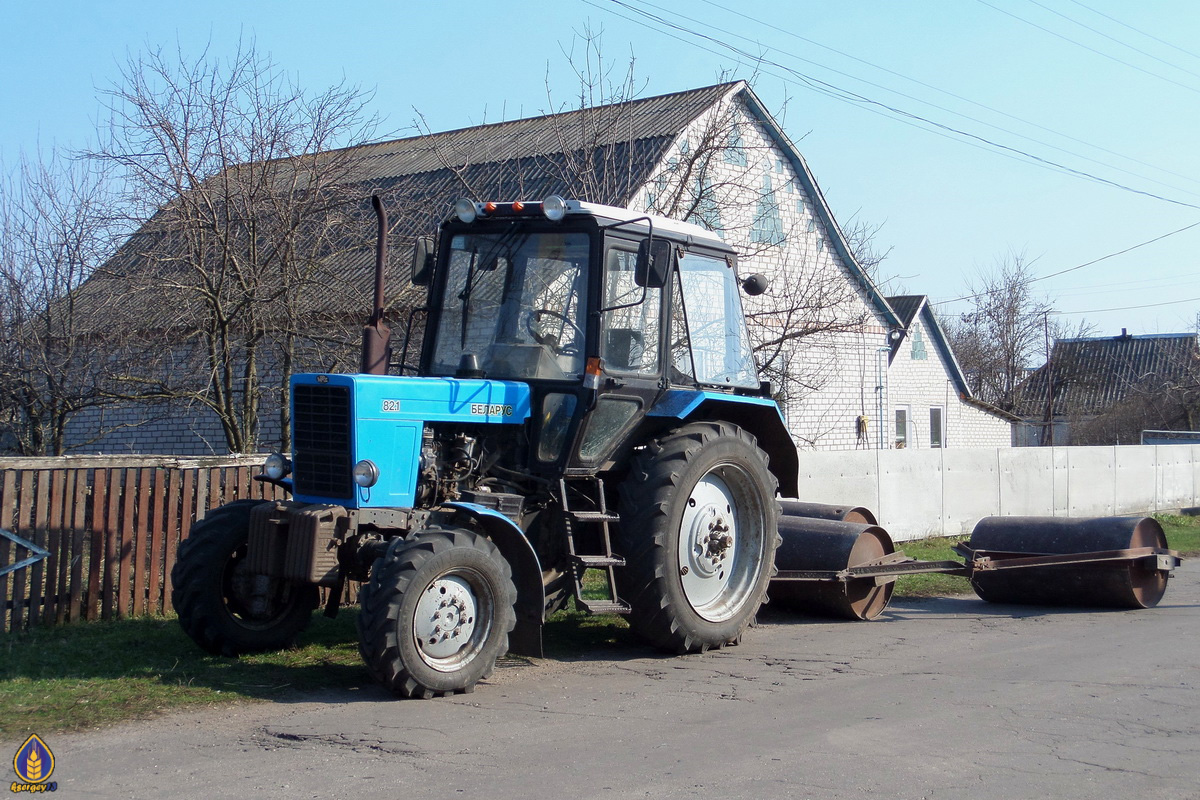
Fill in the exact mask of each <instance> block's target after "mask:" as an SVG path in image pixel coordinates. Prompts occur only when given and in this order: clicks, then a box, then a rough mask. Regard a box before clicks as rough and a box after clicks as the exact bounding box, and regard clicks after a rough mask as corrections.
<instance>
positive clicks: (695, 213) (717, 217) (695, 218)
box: [687, 173, 725, 239]
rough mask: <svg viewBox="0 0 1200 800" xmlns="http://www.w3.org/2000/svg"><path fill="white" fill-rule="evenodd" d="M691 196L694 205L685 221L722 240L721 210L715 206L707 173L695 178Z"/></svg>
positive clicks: (715, 200) (710, 181)
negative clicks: (712, 233) (704, 229)
mask: <svg viewBox="0 0 1200 800" xmlns="http://www.w3.org/2000/svg"><path fill="white" fill-rule="evenodd" d="M692 194H693V195H694V198H695V203H694V206H693V208H692V212H691V213H690V214H688V218H687V221H688V222H692V223H695V224H696V225H699V226H700V227H702V228H707V229H708V230H710V231H713V232H714V233H716V234H717V235H718V236H720V237H721V238H722V239H724V238H725V229H724V226H723V225H722V224H721V209H720V207H719V206H718V204H717V197H716V193H715V191H714V190H713V185H712V180H710V179H709V177H708V174H707V173H702V174H700V175H697V176H696V182H695V185H694V186H693V187H692Z"/></svg>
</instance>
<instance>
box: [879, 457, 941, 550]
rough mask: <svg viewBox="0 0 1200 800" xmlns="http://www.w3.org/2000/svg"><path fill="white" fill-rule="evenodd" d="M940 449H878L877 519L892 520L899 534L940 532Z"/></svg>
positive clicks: (910, 536) (911, 536)
mask: <svg viewBox="0 0 1200 800" xmlns="http://www.w3.org/2000/svg"><path fill="white" fill-rule="evenodd" d="M942 452H943V451H940V450H880V451H878V455H879V510H878V511H877V512H876V513H877V514H878V515H879V517H880V519H881V520H882V519H885V518H886V519H890V520H895V522H893V523H891V524H892V526H893V527H895V528H896V531H897V535H898V537H902V538H905V539H919V538H922V537H925V536H936V535H939V534H940V533H941V529H942V516H943V513H944V508H945V501H944V497H943V494H942Z"/></svg>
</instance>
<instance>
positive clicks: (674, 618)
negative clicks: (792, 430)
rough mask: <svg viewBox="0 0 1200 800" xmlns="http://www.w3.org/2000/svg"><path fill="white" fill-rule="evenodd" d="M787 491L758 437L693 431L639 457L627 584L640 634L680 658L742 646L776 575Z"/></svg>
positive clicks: (624, 533) (629, 498)
mask: <svg viewBox="0 0 1200 800" xmlns="http://www.w3.org/2000/svg"><path fill="white" fill-rule="evenodd" d="M777 485H778V482H777V480H776V479H775V476H774V475H772V474H771V472H770V470H769V469H768V468H767V456H766V454H765V453H763V451H762V450H760V449H759V448H758V445H757V442H756V441H755V439H754V437H753V436H752V435H750V434H749V433H748V432H746V431H744V430H742V429H741V428H739V427H738V426H736V425H733V424H730V423H726V422H697V423H692V424H689V425H684V426H683V427H681V428H677V429H676V430H674V431H672V432H670V433H668V434H667V435H665V436H663V437H661V438H659V439H658V440H656V441H654V442H651V443H650V445H649V446H648V447H647V448H646V449H645V450H644V451H642V452H641V453H639V454H638V455H637V456H636V457H635V458H634V463H633V468H632V470H631V471H630V473H629V476H628V477H627V478H626V480H625V482H624V483H623V484H622V486H621V506H620V511H621V526H620V537H619V541H620V543H621V552H622V553H623V554H624V556H625V564H626V565H625V566H624V567H623V568H621V569H620V570H619V571H618V581H617V583H618V591H619V593H620V595H621V597H622V598H624V599H625V600H626V601H628V602H629V604H630V607H631V611H630V618H629V620H630V625H631V626H632V627H633V629H634V630H635V631H636V632H637V633H638V634H640V635H641V636H642V637H643V638H644V639H646V640H647V641H649V642H650V643H651V644H653V645H655V646H657V647H660V648H662V649H664V650H669V651H673V652H679V653H693V652H704V651H705V650H708V649H709V648H712V647H723V646H725V645H727V644H736V643H737V642H738V641H739V640H740V639H741V636H742V633H743V631H745V629H746V626H748V625H749V624H750V623H751V621H753V619H754V616H755V614H757V613H758V609H759V607H760V606H761V605H762V603H763V600H764V598H765V596H766V591H767V583H768V581H769V580H770V578H771V575H772V574H774V560H775V548H776V547H777V545H778V543H779V533H778V526H779V503H778V501H777V500H776V499H775V490H776V487H777Z"/></svg>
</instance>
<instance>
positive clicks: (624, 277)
mask: <svg viewBox="0 0 1200 800" xmlns="http://www.w3.org/2000/svg"><path fill="white" fill-rule="evenodd" d="M636 262H637V252H636V251H635V250H632V249H628V250H626V249H618V248H612V249H610V250H609V251H608V255H607V256H606V257H605V263H604V294H603V297H604V308H605V309H607V310H606V311H605V312H604V314H603V321H602V323H601V324H602V327H601V334H600V355H601V356H602V357H603V358H604V364H605V367H606V368H607V369H608V370H609V371H612V372H643V373H654V372H657V371H658V322H659V316H660V314H661V313H662V312H661V309H660V307H659V306H660V302H661V299H662V290H661V289H643V288H642V287H641V286H638V285H637V283H636V282H635V281H634V267H635V265H636Z"/></svg>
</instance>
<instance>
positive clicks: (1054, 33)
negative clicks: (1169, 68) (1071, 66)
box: [975, 0, 1200, 94]
mask: <svg viewBox="0 0 1200 800" xmlns="http://www.w3.org/2000/svg"><path fill="white" fill-rule="evenodd" d="M975 1H976V2H977V3H980V4H982V5H985V6H987V7H988V8H990V9H992V10H993V11H998V12H1000V13H1001V14H1004V15H1005V16H1007V17H1012V18H1013V19H1015V20H1017V21H1018V22H1024V23H1025V24H1026V25H1030V26H1032V27H1034V28H1037V29H1038V30H1040V31H1044V32H1045V33H1048V34H1050V35H1051V36H1054V37H1057V38H1059V39H1062V40H1063V41H1064V42H1070V43H1071V44H1073V45H1075V46H1076V47H1082V48H1083V49H1084V50H1087V51H1089V52H1092V53H1095V54H1096V55H1098V56H1100V57H1101V58H1107V59H1108V60H1109V61H1115V62H1117V63H1118V64H1123V65H1124V66H1126V67H1129V68H1130V69H1135V70H1137V71H1138V72H1141V73H1144V74H1146V75H1150V76H1152V77H1155V78H1158V79H1159V80H1162V81H1166V82H1167V83H1173V84H1175V85H1176V86H1178V87H1180V88H1181V89H1187V90H1188V91H1189V92H1195V93H1196V94H1200V89H1197V88H1196V87H1194V86H1188V85H1187V84H1186V83H1180V82H1179V81H1177V80H1174V79H1173V78H1168V77H1167V76H1166V75H1159V74H1158V73H1157V72H1151V71H1150V70H1148V69H1144V68H1142V67H1139V66H1138V65H1136V64H1130V63H1129V62H1128V61H1125V60H1123V59H1120V58H1117V57H1116V56H1114V55H1110V54H1108V53H1105V52H1103V51H1101V50H1097V49H1096V48H1094V47H1089V46H1088V45H1086V44H1084V43H1083V42H1077V41H1075V40H1074V39H1072V38H1071V37H1070V36H1064V35H1062V34H1061V33H1058V32H1057V31H1052V30H1050V29H1049V28H1047V27H1045V26H1042V25H1038V24H1037V23H1036V22H1032V21H1030V20H1027V19H1025V18H1024V17H1021V16H1018V15H1016V14H1014V13H1012V12H1011V11H1005V10H1004V9H1003V8H1000V7H998V6H994V5H992V4H991V3H989V2H987V0H975Z"/></svg>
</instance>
